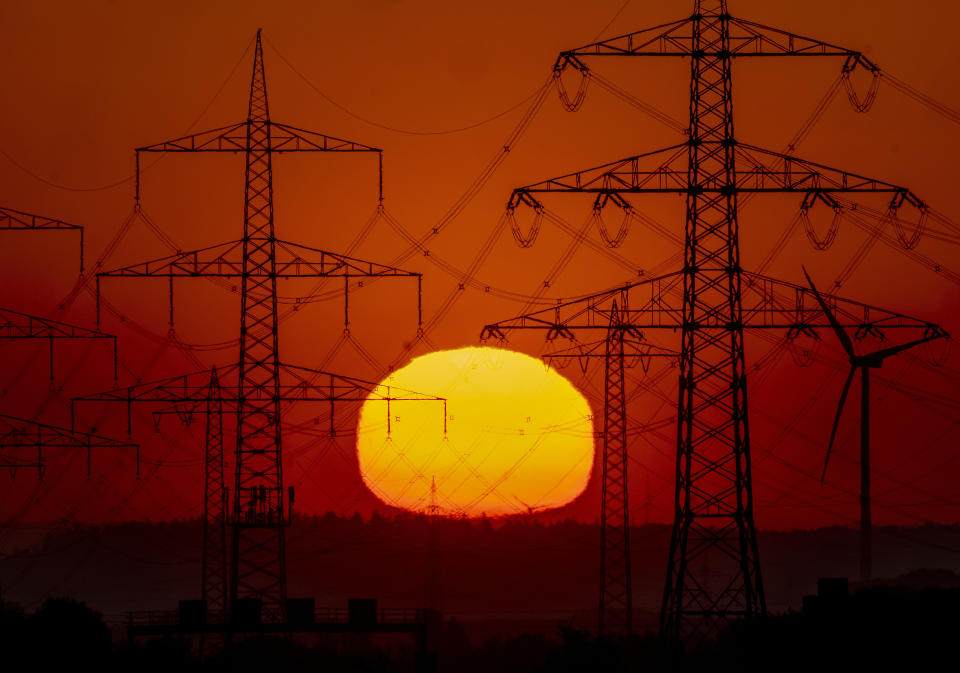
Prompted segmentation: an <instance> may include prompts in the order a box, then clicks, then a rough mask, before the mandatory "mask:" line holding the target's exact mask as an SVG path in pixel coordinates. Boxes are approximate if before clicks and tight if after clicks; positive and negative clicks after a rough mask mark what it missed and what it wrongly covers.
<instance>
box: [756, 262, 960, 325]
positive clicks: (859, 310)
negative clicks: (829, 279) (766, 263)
mask: <svg viewBox="0 0 960 673" xmlns="http://www.w3.org/2000/svg"><path fill="white" fill-rule="evenodd" d="M741 292H742V305H743V327H744V328H770V329H787V330H789V331H790V332H791V333H794V334H796V333H798V332H806V333H808V334H809V333H812V332H813V333H815V330H816V329H818V328H820V329H832V328H833V325H832V324H831V321H830V316H828V315H827V314H826V313H825V312H824V310H823V306H822V305H821V304H820V302H819V301H818V299H817V295H816V294H815V293H814V292H813V291H812V290H811V289H810V288H809V287H805V286H803V285H796V284H794V283H788V282H786V281H783V280H777V279H775V278H770V277H767V276H761V275H760V274H755V273H748V272H743V273H742V274H741ZM820 297H821V298H822V299H823V300H824V302H825V303H826V305H827V306H828V307H829V309H830V310H831V311H832V312H833V315H834V317H835V318H836V321H837V324H838V325H839V326H840V327H841V328H844V329H852V330H854V331H855V333H856V334H859V335H864V334H872V335H874V336H878V337H880V338H885V336H886V332H887V330H898V334H899V333H900V332H899V330H911V331H912V332H913V333H914V334H919V335H923V338H924V339H928V340H929V339H936V338H946V337H948V336H949V335H948V334H947V332H946V331H945V330H944V329H943V328H942V327H940V326H939V325H937V324H935V323H932V322H928V321H926V320H920V319H918V318H912V317H910V316H906V315H903V314H900V313H896V312H894V311H888V310H885V309H882V308H877V307H875V306H871V305H869V304H865V303H863V302H859V301H854V300H851V299H844V298H842V297H837V296H835V295H830V294H824V293H820Z"/></svg>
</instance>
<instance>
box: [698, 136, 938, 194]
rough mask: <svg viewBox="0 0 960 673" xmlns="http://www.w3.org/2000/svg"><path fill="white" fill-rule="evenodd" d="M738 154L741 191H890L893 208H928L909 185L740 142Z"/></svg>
mask: <svg viewBox="0 0 960 673" xmlns="http://www.w3.org/2000/svg"><path fill="white" fill-rule="evenodd" d="M735 157H736V158H735V161H736V172H735V176H736V188H737V191H738V192H803V193H806V194H810V195H814V196H816V195H822V194H836V193H871V192H872V193H889V194H891V195H892V196H891V201H890V208H891V209H892V210H896V209H897V208H899V207H900V206H901V205H902V204H903V203H904V202H905V201H906V202H908V203H910V204H911V205H913V206H914V207H916V208H917V209H919V210H925V209H926V208H927V205H926V203H924V201H923V200H921V199H920V197H918V196H917V195H916V194H914V193H913V192H911V191H910V190H909V189H907V188H906V187H901V186H899V185H894V184H891V183H889V182H885V181H883V180H878V179H876V178H870V177H865V176H862V175H858V174H856V173H851V172H850V171H844V170H841V169H838V168H832V167H830V166H826V165H824V164H818V163H816V162H813V161H807V160H806V159H800V158H797V157H794V156H791V155H789V154H782V153H780V152H774V151H771V150H766V149H763V148H760V147H754V146H752V145H739V144H738V145H737V146H736V149H735ZM771 160H773V161H771ZM703 190H704V192H709V191H717V192H720V191H722V190H723V185H721V184H719V183H707V184H705V185H703Z"/></svg>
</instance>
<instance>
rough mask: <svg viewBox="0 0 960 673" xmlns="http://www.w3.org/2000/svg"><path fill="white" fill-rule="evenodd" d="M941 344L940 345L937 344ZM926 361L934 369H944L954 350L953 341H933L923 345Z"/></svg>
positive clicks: (950, 339) (948, 339)
mask: <svg viewBox="0 0 960 673" xmlns="http://www.w3.org/2000/svg"><path fill="white" fill-rule="evenodd" d="M937 342H940V343H937ZM922 349H923V354H924V359H925V360H926V361H927V362H928V363H930V364H931V365H932V366H934V367H943V366H944V365H945V364H946V363H947V360H948V359H949V358H950V351H951V350H953V339H952V338H951V337H947V338H946V339H932V340H930V341H925V342H924V343H923V344H922Z"/></svg>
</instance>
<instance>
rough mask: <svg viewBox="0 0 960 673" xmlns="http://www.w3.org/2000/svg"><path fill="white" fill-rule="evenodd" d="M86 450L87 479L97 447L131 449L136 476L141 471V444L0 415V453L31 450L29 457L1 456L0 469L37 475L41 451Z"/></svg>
mask: <svg viewBox="0 0 960 673" xmlns="http://www.w3.org/2000/svg"><path fill="white" fill-rule="evenodd" d="M48 448H50V449H86V451H87V476H88V477H89V476H90V459H91V454H90V452H91V450H92V449H97V448H134V449H136V453H137V473H138V474H139V472H140V445H139V444H136V443H133V442H129V441H121V440H116V439H111V438H109V437H103V436H101V435H97V434H93V433H89V432H76V431H74V430H68V429H67V428H61V427H59V426H56V425H48V424H46V423H37V422H36V421H29V420H26V419H23V418H17V417H15V416H7V415H6V414H0V451H6V450H18V449H20V450H27V449H29V450H31V451H35V452H36V453H35V454H34V455H33V456H31V457H30V458H23V457H20V456H11V455H5V454H3V453H0V467H5V468H8V469H10V470H12V471H15V470H17V469H19V468H27V467H29V468H36V469H37V470H39V473H40V475H41V476H42V475H43V471H44V469H45V467H46V459H45V458H44V456H43V450H44V449H48Z"/></svg>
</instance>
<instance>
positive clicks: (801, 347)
mask: <svg viewBox="0 0 960 673" xmlns="http://www.w3.org/2000/svg"><path fill="white" fill-rule="evenodd" d="M798 336H799V334H793V335H789V336H787V339H786V340H787V350H788V351H789V352H790V357H791V358H792V359H793V362H794V364H796V365H797V366H798V367H809V366H810V365H812V364H813V363H814V362H816V360H817V351H819V350H820V344H821V340H820V339H819V338H814V339H811V340H810V343H809V344H800V343H797V337H798Z"/></svg>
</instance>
